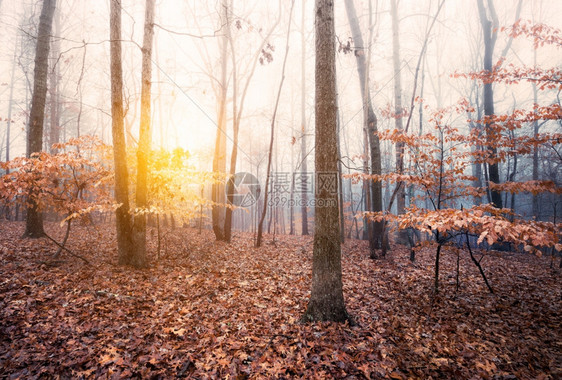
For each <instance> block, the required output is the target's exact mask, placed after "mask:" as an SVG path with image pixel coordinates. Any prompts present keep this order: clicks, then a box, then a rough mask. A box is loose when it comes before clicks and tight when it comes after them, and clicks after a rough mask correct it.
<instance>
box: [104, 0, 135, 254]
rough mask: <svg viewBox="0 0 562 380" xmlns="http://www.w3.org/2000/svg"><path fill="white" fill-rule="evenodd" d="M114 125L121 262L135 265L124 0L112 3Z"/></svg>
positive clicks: (116, 199)
mask: <svg viewBox="0 0 562 380" xmlns="http://www.w3.org/2000/svg"><path fill="white" fill-rule="evenodd" d="M109 22H110V55H111V57H110V60H111V67H110V72H111V128H112V135H113V159H114V165H115V201H116V202H117V203H118V204H119V205H120V206H119V207H118V208H117V210H115V223H116V229H117V249H118V255H119V264H121V265H131V264H133V247H134V246H133V235H132V218H131V214H130V213H129V174H128V172H127V153H126V143H125V127H124V123H123V119H124V112H123V67H122V58H121V0H111V3H110V19H109Z"/></svg>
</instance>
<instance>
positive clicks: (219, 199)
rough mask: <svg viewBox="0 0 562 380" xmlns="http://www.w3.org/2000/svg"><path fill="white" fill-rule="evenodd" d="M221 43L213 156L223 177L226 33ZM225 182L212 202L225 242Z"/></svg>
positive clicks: (217, 185)
mask: <svg viewBox="0 0 562 380" xmlns="http://www.w3.org/2000/svg"><path fill="white" fill-rule="evenodd" d="M221 8H222V12H223V13H222V17H223V18H224V21H223V22H226V20H227V19H228V3H227V0H223V1H222V3H221ZM219 41H220V48H221V81H220V84H219V85H220V88H221V90H220V94H219V104H218V123H217V135H216V138H215V153H214V155H213V173H215V175H222V174H225V173H226V92H227V86H228V84H227V59H228V56H227V55H228V37H227V35H226V33H225V34H224V35H223V37H222V38H221V39H219ZM222 182H223V181H222V180H221V181H219V180H218V178H215V182H214V183H213V185H212V195H211V196H212V200H213V203H215V204H213V206H212V211H211V219H212V224H213V232H214V233H215V238H216V239H217V240H224V239H225V237H224V222H225V208H224V206H221V205H220V204H221V203H224V202H225V200H226V199H225V198H226V195H225V192H224V185H223V183H222Z"/></svg>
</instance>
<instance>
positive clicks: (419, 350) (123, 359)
mask: <svg viewBox="0 0 562 380" xmlns="http://www.w3.org/2000/svg"><path fill="white" fill-rule="evenodd" d="M47 231H48V232H50V234H51V235H54V236H58V237H61V236H62V234H63V231H62V229H59V228H58V227H57V226H56V225H49V226H48V229H47ZM112 231H113V226H111V225H98V226H97V228H95V227H92V226H89V227H86V226H78V227H76V228H75V229H74V230H73V233H72V237H71V239H70V240H69V244H68V247H69V248H70V249H71V250H72V252H74V253H77V254H80V255H82V256H83V257H84V258H86V259H88V260H89V261H90V262H91V265H86V264H84V263H83V262H82V261H81V260H80V259H78V258H76V257H73V256H71V255H70V254H68V253H64V254H63V255H62V257H61V260H58V261H54V260H52V258H51V257H50V255H52V253H53V252H54V251H56V248H57V247H56V246H54V245H53V244H52V243H51V242H50V241H48V240H47V239H40V240H29V239H20V236H21V235H22V233H23V225H22V224H20V223H13V222H12V223H9V222H3V223H0V378H10V379H11V378H63V379H66V378H68V379H70V378H72V379H80V378H84V379H90V378H99V377H102V378H142V379H148V378H154V379H159V378H182V377H183V378H194V379H206V378H217V379H218V378H220V379H226V378H234V379H245V378H276V379H282V378H306V379H315V378H317V379H324V378H346V379H366V378H367V379H369V378H372V379H378V378H392V379H410V378H414V379H415V378H429V377H431V378H434V379H435V378H457V379H468V378H483V379H526V378H545V379H555V378H560V377H562V354H561V353H562V337H561V332H562V326H561V321H562V293H561V274H560V272H559V270H556V269H550V268H549V264H550V258H548V257H545V258H537V257H535V256H530V255H528V254H519V253H499V252H492V253H489V254H488V255H487V256H486V257H485V258H484V259H483V261H482V263H483V266H484V269H485V271H486V273H487V274H488V276H489V279H490V281H491V284H492V286H493V287H494V290H495V292H496V294H493V295H492V294H490V293H488V291H487V289H486V288H485V286H484V284H483V281H482V279H481V278H480V277H479V274H478V271H477V269H476V268H475V267H474V265H473V264H472V263H471V262H470V261H469V258H468V256H467V253H464V252H463V253H462V254H461V261H460V263H461V266H460V268H461V271H460V289H459V290H458V291H456V290H455V273H456V272H455V268H456V254H453V253H451V252H445V253H444V255H443V259H442V260H443V261H442V271H441V284H442V288H441V292H440V294H438V295H434V294H433V293H432V285H433V283H432V276H433V264H432V263H433V260H434V253H433V251H432V250H429V249H426V250H424V251H422V252H420V253H418V256H417V262H416V263H415V264H411V263H410V262H409V261H408V255H409V253H408V252H406V250H405V249H404V248H402V247H399V248H398V247H393V250H392V251H391V253H390V256H389V257H387V258H385V259H382V260H377V261H373V260H370V259H369V258H368V253H367V251H368V250H367V247H366V245H365V244H364V242H361V241H356V240H350V241H347V242H346V243H345V244H344V246H343V268H344V287H345V289H344V291H345V298H346V303H347V307H348V312H349V313H350V314H351V315H352V316H353V317H354V319H355V321H356V323H357V324H356V325H355V326H349V325H348V324H345V325H338V324H331V323H317V324H301V323H300V322H299V318H300V317H301V315H302V313H303V311H304V310H305V308H306V303H307V300H308V297H309V291H310V277H311V260H312V242H311V239H310V238H303V237H294V236H277V237H276V238H275V243H272V236H266V238H265V242H266V244H265V246H264V247H262V248H259V249H257V248H254V247H253V240H252V239H253V237H252V235H251V234H245V233H242V234H236V236H235V238H234V240H233V242H232V244H230V245H227V244H224V243H220V242H216V241H215V240H214V238H213V236H212V233H211V232H210V231H203V233H202V234H198V231H197V230H192V229H181V228H179V229H175V230H174V231H168V234H167V235H166V239H165V244H163V246H162V253H161V257H160V258H158V257H156V254H155V251H156V248H155V247H156V238H155V237H154V234H153V233H151V238H150V247H151V252H152V257H151V267H150V268H149V269H146V270H133V269H130V268H124V267H120V266H117V265H116V256H117V253H116V243H115V236H114V234H113V232H112ZM555 264H556V265H555V267H557V264H558V262H556V263H555Z"/></svg>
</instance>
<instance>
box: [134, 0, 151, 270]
mask: <svg viewBox="0 0 562 380" xmlns="http://www.w3.org/2000/svg"><path fill="white" fill-rule="evenodd" d="M154 1H155V0H146V10H145V19H144V37H143V46H142V75H141V82H142V85H141V110H140V112H141V120H140V128H139V146H138V150H137V189H136V196H137V199H136V206H137V208H139V209H141V210H142V211H141V213H140V214H137V215H135V219H134V224H133V236H134V243H135V249H134V255H135V259H134V262H135V266H137V267H145V266H146V264H147V259H146V212H145V211H146V209H147V208H148V183H147V182H148V160H149V157H150V149H151V136H152V131H151V125H150V124H151V120H150V109H151V107H150V106H151V104H150V102H151V93H150V91H151V87H152V86H151V84H152V41H153V37H154Z"/></svg>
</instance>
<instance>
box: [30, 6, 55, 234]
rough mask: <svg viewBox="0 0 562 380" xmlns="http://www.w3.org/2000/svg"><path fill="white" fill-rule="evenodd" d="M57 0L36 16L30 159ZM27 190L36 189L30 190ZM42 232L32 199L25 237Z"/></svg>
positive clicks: (37, 145)
mask: <svg viewBox="0 0 562 380" xmlns="http://www.w3.org/2000/svg"><path fill="white" fill-rule="evenodd" d="M55 6H56V0H45V1H44V2H43V8H42V10H41V17H40V18H39V31H38V34H37V45H36V48H35V71H34V76H33V96H32V99H31V113H30V115H29V125H28V130H27V150H26V156H27V157H28V158H30V157H31V156H32V155H33V153H38V152H41V150H42V149H43V122H44V119H45V102H46V98H47V72H48V66H49V46H50V38H51V29H52V25H53V14H54V13H55ZM30 191H32V192H33V191H36V189H31V190H30ZM43 235H44V231H43V219H42V215H41V213H40V212H39V210H38V208H37V205H36V204H34V202H33V201H31V202H30V204H29V205H28V208H27V216H26V220H25V232H24V236H27V237H31V238H39V237H42V236H43Z"/></svg>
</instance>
